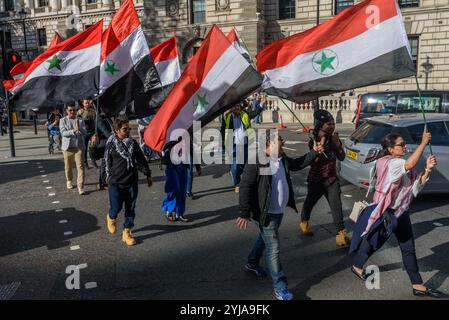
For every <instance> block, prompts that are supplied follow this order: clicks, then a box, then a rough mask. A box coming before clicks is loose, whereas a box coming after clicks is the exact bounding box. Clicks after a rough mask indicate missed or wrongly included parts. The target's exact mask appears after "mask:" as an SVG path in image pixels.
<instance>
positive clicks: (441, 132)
mask: <svg viewBox="0 0 449 320" xmlns="http://www.w3.org/2000/svg"><path fill="white" fill-rule="evenodd" d="M426 120H427V125H428V130H429V131H430V133H431V134H432V140H431V146H432V151H433V154H434V155H436V157H437V160H438V165H437V167H436V168H435V169H434V170H433V171H432V174H431V177H430V180H429V182H428V183H427V185H426V187H425V188H424V190H423V191H422V193H449V115H448V114H442V113H433V114H426ZM423 130H424V120H423V115H422V114H421V113H413V114H406V115H405V114H403V115H386V116H378V117H372V118H367V119H366V122H365V123H364V124H362V125H361V126H360V127H359V128H358V129H357V130H356V131H354V132H353V133H352V135H351V136H350V137H349V138H348V139H346V140H345V143H344V147H345V152H346V158H345V160H344V161H342V162H341V163H340V165H341V170H340V176H341V177H343V178H344V179H345V180H347V181H349V182H350V183H352V184H354V185H356V186H359V187H362V188H367V187H368V185H369V174H370V171H371V168H372V167H373V165H374V160H375V159H376V157H377V156H378V153H379V151H380V150H381V149H382V147H381V146H380V142H381V140H382V138H383V137H384V136H385V135H387V134H389V133H391V132H397V133H399V134H401V136H402V137H403V138H404V139H405V141H406V142H407V154H406V156H405V157H406V158H407V157H408V156H410V154H411V153H413V151H415V149H416V148H417V146H418V145H419V143H420V142H421V137H422V133H423ZM429 154H430V148H429V147H426V149H425V151H424V154H423V156H422V157H421V159H420V160H419V163H418V165H417V167H416V168H415V170H416V171H417V172H421V170H423V168H424V165H425V159H426V158H427V157H428V156H429Z"/></svg>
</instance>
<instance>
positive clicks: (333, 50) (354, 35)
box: [256, 0, 416, 103]
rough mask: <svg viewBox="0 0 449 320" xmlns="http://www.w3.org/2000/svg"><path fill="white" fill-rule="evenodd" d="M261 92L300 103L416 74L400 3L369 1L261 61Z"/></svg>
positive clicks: (274, 48) (279, 44) (267, 52)
mask: <svg viewBox="0 0 449 320" xmlns="http://www.w3.org/2000/svg"><path fill="white" fill-rule="evenodd" d="M256 58H257V67H258V69H259V71H260V72H261V73H262V74H263V75H264V80H263V84H262V88H263V89H264V90H265V91H266V92H267V93H268V94H272V95H276V96H279V97H282V98H286V99H289V100H292V101H295V102H297V103H302V102H307V101H310V100H313V99H315V98H317V97H320V96H323V95H328V94H330V93H335V92H341V91H345V90H349V89H354V88H358V87H363V86H367V85H373V84H378V83H383V82H387V81H392V80H397V79H401V78H404V77H408V76H412V75H414V74H415V73H416V70H415V66H414V64H413V61H412V56H411V52H410V46H409V42H408V39H407V33H406V31H405V27H404V23H403V20H402V15H401V11H400V9H399V6H398V5H397V2H396V0H368V1H364V2H361V3H359V4H357V5H355V6H353V7H350V8H348V9H346V10H344V11H343V12H341V13H340V14H338V15H337V16H336V17H335V18H333V19H331V20H329V21H327V22H325V23H323V24H321V25H319V26H316V27H314V28H312V29H310V30H307V31H305V32H302V33H298V34H295V35H293V36H290V37H287V38H285V39H282V40H279V41H276V42H274V43H272V44H271V45H269V46H267V47H266V48H264V49H263V50H262V51H261V52H259V53H258V54H257V56H256Z"/></svg>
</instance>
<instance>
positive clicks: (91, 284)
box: [84, 282, 97, 289]
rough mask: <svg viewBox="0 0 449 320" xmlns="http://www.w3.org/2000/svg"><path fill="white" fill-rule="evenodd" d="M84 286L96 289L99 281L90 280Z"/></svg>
mask: <svg viewBox="0 0 449 320" xmlns="http://www.w3.org/2000/svg"><path fill="white" fill-rule="evenodd" d="M84 287H85V288H86V289H94V288H96V287H97V283H96V282H88V283H86V284H85V285H84Z"/></svg>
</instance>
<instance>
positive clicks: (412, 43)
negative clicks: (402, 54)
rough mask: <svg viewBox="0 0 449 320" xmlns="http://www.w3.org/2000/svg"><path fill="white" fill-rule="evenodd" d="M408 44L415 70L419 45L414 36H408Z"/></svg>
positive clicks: (417, 39)
mask: <svg viewBox="0 0 449 320" xmlns="http://www.w3.org/2000/svg"><path fill="white" fill-rule="evenodd" d="M408 42H409V43H410V49H411V52H412V60H413V64H414V65H415V68H416V70H418V69H417V67H418V45H419V37H416V36H409V37H408Z"/></svg>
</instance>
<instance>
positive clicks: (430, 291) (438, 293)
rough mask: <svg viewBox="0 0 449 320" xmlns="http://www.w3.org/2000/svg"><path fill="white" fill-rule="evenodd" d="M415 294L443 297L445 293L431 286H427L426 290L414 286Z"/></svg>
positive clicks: (418, 295)
mask: <svg viewBox="0 0 449 320" xmlns="http://www.w3.org/2000/svg"><path fill="white" fill-rule="evenodd" d="M413 295H414V296H417V297H430V298H441V296H442V295H443V293H442V292H441V291H438V290H436V289H431V288H427V287H426V290H425V291H423V290H418V289H415V288H413Z"/></svg>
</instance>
